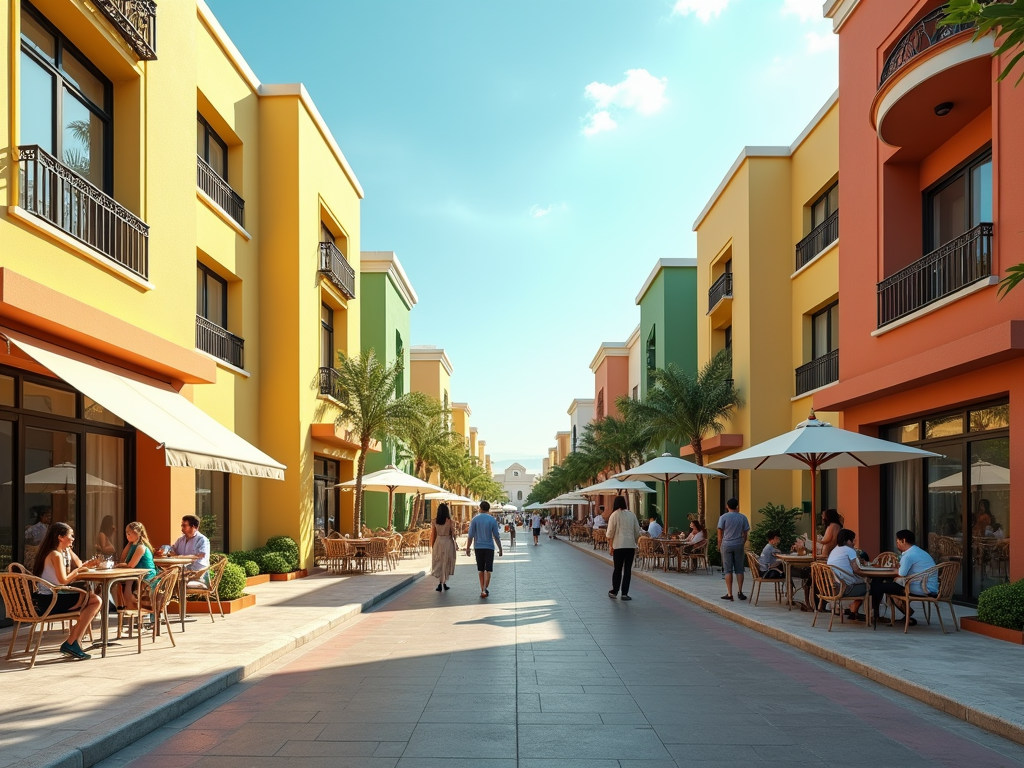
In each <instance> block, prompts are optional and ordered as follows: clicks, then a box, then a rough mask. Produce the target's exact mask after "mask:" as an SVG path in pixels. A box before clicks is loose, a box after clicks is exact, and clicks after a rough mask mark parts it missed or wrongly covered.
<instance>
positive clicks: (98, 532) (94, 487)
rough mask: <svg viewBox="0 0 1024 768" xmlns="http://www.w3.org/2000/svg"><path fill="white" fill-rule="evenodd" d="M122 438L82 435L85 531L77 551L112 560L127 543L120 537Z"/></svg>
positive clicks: (123, 520) (122, 485)
mask: <svg viewBox="0 0 1024 768" xmlns="http://www.w3.org/2000/svg"><path fill="white" fill-rule="evenodd" d="M124 443H125V441H124V438H123V437H116V436H114V435H100V434H94V433H88V434H86V436H85V482H86V493H85V530H84V531H83V532H81V533H80V534H79V535H82V534H84V536H83V539H84V541H83V542H80V544H81V552H82V553H83V554H86V555H93V554H96V555H103V556H106V557H113V558H115V560H116V559H117V558H119V557H120V556H121V552H122V550H123V549H124V547H125V545H126V544H127V543H128V542H127V541H125V538H124V527H125V525H126V524H127V521H126V520H125V505H124V499H125V476H124V468H125V462H124Z"/></svg>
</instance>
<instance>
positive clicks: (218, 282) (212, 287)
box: [196, 264, 228, 329]
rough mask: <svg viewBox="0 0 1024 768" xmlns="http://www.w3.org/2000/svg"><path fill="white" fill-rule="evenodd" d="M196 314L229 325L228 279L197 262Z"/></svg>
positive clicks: (224, 326)
mask: <svg viewBox="0 0 1024 768" xmlns="http://www.w3.org/2000/svg"><path fill="white" fill-rule="evenodd" d="M196 314H197V315H199V316H200V317H203V318H206V319H207V320H209V321H210V322H211V323H215V324H216V325H219V326H220V327H221V328H224V329H227V327H228V281H227V280H225V279H224V278H223V277H220V276H219V275H217V274H215V273H214V272H213V271H212V270H211V269H210V268H209V267H206V266H204V265H202V264H196Z"/></svg>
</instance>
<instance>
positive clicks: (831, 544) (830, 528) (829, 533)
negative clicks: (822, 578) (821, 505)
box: [818, 509, 843, 559]
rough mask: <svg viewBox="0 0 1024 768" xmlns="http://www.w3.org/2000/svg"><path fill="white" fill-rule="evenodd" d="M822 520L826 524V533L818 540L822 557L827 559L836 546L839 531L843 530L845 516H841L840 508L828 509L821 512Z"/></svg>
mask: <svg viewBox="0 0 1024 768" xmlns="http://www.w3.org/2000/svg"><path fill="white" fill-rule="evenodd" d="M821 522H822V525H824V526H825V533H824V534H822V536H821V538H820V539H819V540H818V551H819V552H820V553H821V557H824V558H826V559H827V558H828V556H829V555H830V554H831V553H832V550H833V549H835V548H836V542H837V541H838V539H839V532H840V531H841V530H843V518H842V517H840V516H839V511H838V510H835V509H826V510H824V511H823V512H822V513H821Z"/></svg>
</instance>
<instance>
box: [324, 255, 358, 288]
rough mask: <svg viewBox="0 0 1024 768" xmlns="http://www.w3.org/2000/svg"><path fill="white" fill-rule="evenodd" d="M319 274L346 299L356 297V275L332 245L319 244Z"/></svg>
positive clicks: (346, 260) (343, 256)
mask: <svg viewBox="0 0 1024 768" xmlns="http://www.w3.org/2000/svg"><path fill="white" fill-rule="evenodd" d="M320 274H322V275H324V276H325V277H326V278H327V279H328V280H330V281H331V282H332V283H334V284H335V285H336V286H337V287H338V290H340V291H341V292H342V293H344V294H345V295H346V296H348V298H350V299H354V298H355V297H356V273H355V270H354V269H352V265H351V264H349V263H348V259H346V258H345V254H343V253H342V252H341V251H340V250H339V249H338V246H336V245H335V244H334V243H320Z"/></svg>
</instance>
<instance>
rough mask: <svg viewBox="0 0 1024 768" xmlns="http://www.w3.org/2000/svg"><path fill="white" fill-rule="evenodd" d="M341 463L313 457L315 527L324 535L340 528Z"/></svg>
mask: <svg viewBox="0 0 1024 768" xmlns="http://www.w3.org/2000/svg"><path fill="white" fill-rule="evenodd" d="M340 469H341V465H340V464H339V463H338V462H337V461H334V460H333V459H324V458H321V457H319V456H316V457H314V459H313V528H314V530H317V531H320V532H321V533H322V534H324V535H328V534H330V533H331V532H332V531H336V530H338V526H339V525H340V524H341V520H340V518H339V514H338V510H339V506H340V505H339V499H338V496H339V493H338V489H337V488H336V487H335V486H336V485H337V484H338V478H339V474H340Z"/></svg>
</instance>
